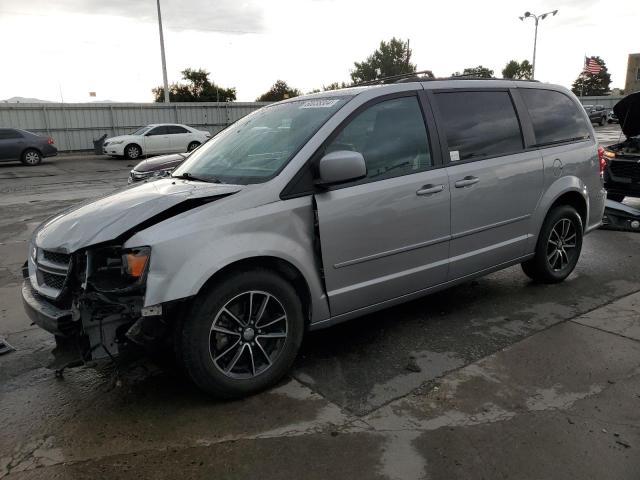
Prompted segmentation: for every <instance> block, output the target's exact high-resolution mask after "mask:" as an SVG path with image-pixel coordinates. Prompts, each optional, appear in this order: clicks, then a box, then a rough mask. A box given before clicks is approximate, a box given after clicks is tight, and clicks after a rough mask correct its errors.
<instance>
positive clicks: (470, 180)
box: [455, 176, 480, 188]
mask: <svg viewBox="0 0 640 480" xmlns="http://www.w3.org/2000/svg"><path fill="white" fill-rule="evenodd" d="M479 181H480V179H479V178H478V177H472V176H467V177H464V178H463V179H462V180H458V181H457V182H456V183H455V186H456V188H465V187H470V186H471V185H475V184H476V183H478V182H479Z"/></svg>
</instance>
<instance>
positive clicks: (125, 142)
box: [102, 123, 211, 160]
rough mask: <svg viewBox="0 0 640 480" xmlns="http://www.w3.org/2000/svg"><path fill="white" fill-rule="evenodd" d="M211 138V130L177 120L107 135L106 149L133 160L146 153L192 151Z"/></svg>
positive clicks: (114, 155)
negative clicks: (197, 127) (197, 128)
mask: <svg viewBox="0 0 640 480" xmlns="http://www.w3.org/2000/svg"><path fill="white" fill-rule="evenodd" d="M210 138H211V134H210V133H209V132H207V131H203V130H196V129H195V128H193V127H190V126H188V125H180V124H176V123H154V124H152V125H147V126H146V127H142V128H139V129H138V130H136V131H135V132H133V133H130V134H129V135H120V136H118V137H112V138H107V139H106V140H105V141H104V144H103V146H102V153H104V154H105V155H111V156H112V157H125V158H128V159H130V160H133V159H135V158H139V157H140V156H142V155H150V154H154V155H155V154H158V153H174V152H175V153H181V152H190V151H191V150H193V149H194V148H196V147H198V146H200V145H201V144H202V143H204V142H206V141H207V140H209V139H210Z"/></svg>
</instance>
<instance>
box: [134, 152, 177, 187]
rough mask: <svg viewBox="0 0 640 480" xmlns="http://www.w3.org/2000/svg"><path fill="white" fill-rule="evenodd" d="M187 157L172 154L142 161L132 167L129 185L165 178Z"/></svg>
mask: <svg viewBox="0 0 640 480" xmlns="http://www.w3.org/2000/svg"><path fill="white" fill-rule="evenodd" d="M188 156H189V153H173V154H171V155H159V156H157V157H151V158H148V159H146V160H143V161H141V162H140V163H139V164H137V165H136V166H135V167H133V170H131V172H130V173H129V183H135V182H140V181H142V180H149V179H151V178H159V177H166V176H167V175H169V174H170V173H171V172H172V171H173V169H174V168H176V167H177V166H178V165H180V164H181V163H182V162H184V161H185V159H186V158H187V157H188Z"/></svg>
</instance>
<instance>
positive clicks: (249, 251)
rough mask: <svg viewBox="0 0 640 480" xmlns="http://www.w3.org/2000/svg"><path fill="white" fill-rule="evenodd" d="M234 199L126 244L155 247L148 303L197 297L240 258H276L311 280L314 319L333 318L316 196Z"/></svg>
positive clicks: (147, 285)
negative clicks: (239, 204)
mask: <svg viewBox="0 0 640 480" xmlns="http://www.w3.org/2000/svg"><path fill="white" fill-rule="evenodd" d="M236 200H238V201H240V199H239V198H236ZM233 203H234V198H233V197H232V198H230V199H229V200H228V201H226V202H220V203H214V204H212V205H210V206H208V207H207V208H203V209H197V210H193V211H190V212H188V213H187V214H184V215H181V216H179V217H176V218H173V219H172V220H171V221H168V222H164V223H163V224H162V225H157V226H152V227H150V228H148V229H147V230H144V231H142V232H139V233H137V234H136V235H134V236H133V237H131V238H130V239H129V241H128V242H127V243H126V244H125V247H135V246H139V245H148V246H150V247H151V260H150V265H149V271H148V274H147V283H146V296H145V302H144V305H145V306H151V305H157V304H160V303H165V302H169V301H174V300H179V299H182V298H186V297H191V296H194V295H197V294H198V292H199V291H200V289H201V288H202V287H203V285H204V284H205V283H206V282H207V280H209V279H210V278H211V277H212V276H213V275H214V274H215V273H216V272H218V271H220V270H221V269H223V268H225V267H227V266H229V265H232V264H233V263H235V262H237V261H240V260H246V259H250V258H259V257H275V258H278V259H281V260H284V261H285V262H288V263H290V264H291V265H292V266H294V267H295V268H296V269H297V270H298V271H300V273H301V274H302V276H303V277H304V278H305V281H306V283H307V287H308V289H309V291H310V293H311V302H312V305H311V310H312V322H316V321H322V320H326V319H327V318H329V305H328V300H327V298H326V294H325V291H324V286H323V283H322V279H321V275H320V265H319V264H318V259H316V258H315V255H314V248H313V242H314V212H313V205H312V200H311V197H310V196H308V197H300V198H295V199H290V200H284V201H275V202H271V203H267V204H264V205H257V206H254V207H252V208H247V209H239V210H237V211H234V210H235V209H234V208H233V207H234V205H233Z"/></svg>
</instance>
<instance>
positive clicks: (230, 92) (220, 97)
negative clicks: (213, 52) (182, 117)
mask: <svg viewBox="0 0 640 480" xmlns="http://www.w3.org/2000/svg"><path fill="white" fill-rule="evenodd" d="M209 75H210V74H209V72H207V71H206V70H203V69H198V70H194V69H191V68H187V69H186V70H183V71H182V79H183V80H186V81H187V83H172V84H171V85H169V100H170V101H172V102H227V101H229V102H231V101H233V100H235V99H236V89H235V88H223V87H220V86H219V85H216V84H215V83H214V82H212V81H210V80H209ZM152 92H153V95H154V99H155V101H156V102H164V87H156V88H154V89H153V90H152Z"/></svg>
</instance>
